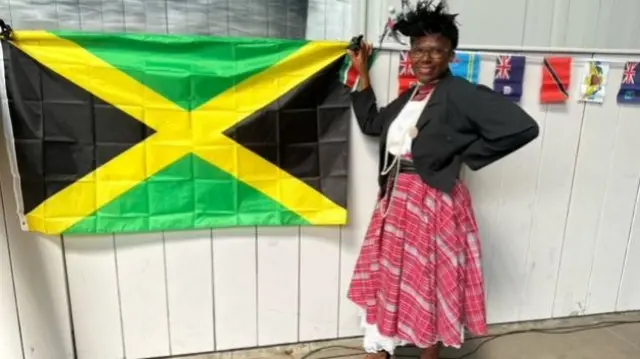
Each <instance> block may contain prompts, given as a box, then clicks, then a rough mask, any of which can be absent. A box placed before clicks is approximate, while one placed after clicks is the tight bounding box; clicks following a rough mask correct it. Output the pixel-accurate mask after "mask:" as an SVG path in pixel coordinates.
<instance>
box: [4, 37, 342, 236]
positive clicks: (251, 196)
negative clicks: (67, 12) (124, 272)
mask: <svg viewBox="0 0 640 359" xmlns="http://www.w3.org/2000/svg"><path fill="white" fill-rule="evenodd" d="M345 48H346V43H342V42H327V41H300V40H276V39H247V38H219V37H204V36H202V37H199V36H174V35H153V34H99V33H80V32H64V31H60V32H45V31H22V32H21V31H16V32H14V33H13V36H12V37H11V40H3V41H2V57H3V60H4V66H3V67H2V69H3V70H2V71H3V73H1V74H0V75H1V76H0V78H2V81H3V84H2V86H0V87H1V88H2V91H3V97H5V96H6V98H7V99H8V101H3V111H2V116H3V127H4V133H5V138H6V142H7V150H8V151H9V159H10V165H11V168H12V172H13V178H14V184H15V188H16V195H17V198H18V204H19V207H20V208H19V212H20V215H21V216H22V219H23V227H24V229H25V230H29V231H38V232H42V233H47V234H58V233H65V234H74V233H77V234H92V233H114V232H140V231H157V230H177V229H194V228H215V227H233V226H247V225H251V226H253V225H260V226H283V225H338V224H344V223H346V218H347V213H346V195H347V193H346V190H347V189H346V187H347V156H348V136H349V135H348V133H349V119H350V105H349V98H348V93H349V89H347V88H346V87H345V86H344V85H343V84H342V83H341V82H340V77H339V74H340V68H341V65H342V63H343V56H344V50H345Z"/></svg>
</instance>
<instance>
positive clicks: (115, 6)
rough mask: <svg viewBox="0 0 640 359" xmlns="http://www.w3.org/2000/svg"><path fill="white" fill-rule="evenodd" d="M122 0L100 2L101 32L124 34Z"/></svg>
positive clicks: (103, 0)
mask: <svg viewBox="0 0 640 359" xmlns="http://www.w3.org/2000/svg"><path fill="white" fill-rule="evenodd" d="M124 11H125V8H124V0H121V1H113V0H102V8H101V9H100V12H101V14H102V27H103V31H110V32H124V31H126V29H125V26H126V23H125V15H124Z"/></svg>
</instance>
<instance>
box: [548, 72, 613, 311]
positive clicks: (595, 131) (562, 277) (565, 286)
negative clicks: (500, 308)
mask: <svg viewBox="0 0 640 359" xmlns="http://www.w3.org/2000/svg"><path fill="white" fill-rule="evenodd" d="M582 66H584V61H582V63H581V67H580V68H579V69H578V71H576V76H581V75H582V71H583V70H582ZM571 92H572V94H576V92H577V89H576V88H574V89H573V91H571ZM610 95H611V94H610ZM574 96H575V95H574ZM574 101H575V97H574ZM619 108H620V107H619V106H618V104H617V103H616V102H615V101H613V98H609V101H605V103H604V104H602V105H598V104H587V105H586V108H585V111H584V118H583V121H584V123H583V127H582V133H581V138H580V147H579V148H578V154H577V161H576V169H575V177H574V182H573V188H572V194H571V203H570V205H569V215H568V217H567V223H566V230H565V237H564V243H563V249H562V258H561V262H560V268H559V275H558V282H557V283H556V286H557V290H556V298H555V303H554V310H553V316H554V317H558V316H568V315H580V314H586V313H587V308H586V305H587V303H586V300H587V292H588V285H589V277H590V275H591V264H592V261H593V258H594V253H595V249H596V248H597V247H596V242H597V233H598V229H599V226H600V224H601V218H602V206H603V203H604V200H605V196H606V187H607V182H608V178H609V176H610V174H609V173H608V172H609V170H610V164H611V156H612V153H613V152H612V151H613V149H614V146H615V139H616V128H617V124H618V116H617V113H618V110H619Z"/></svg>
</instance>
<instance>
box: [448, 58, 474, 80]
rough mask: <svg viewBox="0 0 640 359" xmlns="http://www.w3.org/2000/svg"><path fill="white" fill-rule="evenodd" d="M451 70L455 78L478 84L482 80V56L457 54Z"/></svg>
mask: <svg viewBox="0 0 640 359" xmlns="http://www.w3.org/2000/svg"><path fill="white" fill-rule="evenodd" d="M449 68H450V69H451V72H452V73H453V75H454V76H459V77H462V78H465V79H467V81H469V82H472V83H474V84H477V83H478V82H479V78H480V56H478V54H476V53H471V52H457V53H456V58H455V59H454V60H453V62H452V63H451V65H450V66H449Z"/></svg>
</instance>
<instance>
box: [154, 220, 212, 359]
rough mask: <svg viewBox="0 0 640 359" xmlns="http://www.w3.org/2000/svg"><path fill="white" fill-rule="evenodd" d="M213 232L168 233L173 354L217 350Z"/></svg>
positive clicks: (167, 280) (168, 283)
mask: <svg viewBox="0 0 640 359" xmlns="http://www.w3.org/2000/svg"><path fill="white" fill-rule="evenodd" d="M212 253H213V252H212V239H211V230H198V231H176V232H166V233H165V257H166V283H167V298H168V303H167V305H168V311H169V330H170V338H171V354H172V355H181V354H187V353H199V352H208V351H213V350H215V343H214V332H213V322H214V312H213V277H212V268H213V257H212V255H213V254H212Z"/></svg>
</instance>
